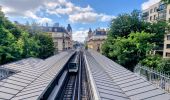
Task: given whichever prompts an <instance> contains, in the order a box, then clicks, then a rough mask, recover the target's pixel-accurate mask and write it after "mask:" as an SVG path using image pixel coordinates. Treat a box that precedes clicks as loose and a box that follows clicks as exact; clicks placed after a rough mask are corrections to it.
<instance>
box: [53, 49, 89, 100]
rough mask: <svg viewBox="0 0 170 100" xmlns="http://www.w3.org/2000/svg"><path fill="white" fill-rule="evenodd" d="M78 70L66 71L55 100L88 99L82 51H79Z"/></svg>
mask: <svg viewBox="0 0 170 100" xmlns="http://www.w3.org/2000/svg"><path fill="white" fill-rule="evenodd" d="M79 58H80V59H79V70H78V72H77V73H68V78H67V79H66V81H65V84H64V86H63V88H62V90H61V92H60V93H61V94H60V95H59V98H56V100H90V99H89V97H88V96H89V94H88V82H87V76H86V70H85V62H84V59H83V52H80V57H79Z"/></svg>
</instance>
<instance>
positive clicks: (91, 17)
mask: <svg viewBox="0 0 170 100" xmlns="http://www.w3.org/2000/svg"><path fill="white" fill-rule="evenodd" d="M97 19H98V15H97V14H96V13H93V12H84V13H77V14H73V15H69V21H70V22H72V23H76V22H79V23H92V22H96V21H97Z"/></svg>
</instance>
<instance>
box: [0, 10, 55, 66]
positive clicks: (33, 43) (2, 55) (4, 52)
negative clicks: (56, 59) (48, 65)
mask: <svg viewBox="0 0 170 100" xmlns="http://www.w3.org/2000/svg"><path fill="white" fill-rule="evenodd" d="M26 30H27V28H24V29H23V28H22V27H19V26H17V25H15V24H13V23H12V22H10V21H9V20H8V19H7V18H6V17H5V15H4V13H3V12H1V11H0V64H5V63H8V62H11V61H16V60H19V59H22V58H28V57H40V58H47V57H49V56H51V55H53V51H54V49H53V41H52V38H50V37H49V36H47V35H45V34H40V33H39V34H38V35H32V34H30V33H29V31H26Z"/></svg>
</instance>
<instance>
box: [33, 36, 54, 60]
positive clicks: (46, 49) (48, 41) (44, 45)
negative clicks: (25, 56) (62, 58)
mask: <svg viewBox="0 0 170 100" xmlns="http://www.w3.org/2000/svg"><path fill="white" fill-rule="evenodd" d="M35 38H36V40H39V45H40V47H41V48H39V55H38V57H39V58H42V59H45V58H47V57H50V56H52V55H53V54H54V43H53V40H52V37H50V36H49V35H47V34H46V33H39V34H36V35H35Z"/></svg>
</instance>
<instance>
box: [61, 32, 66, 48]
mask: <svg viewBox="0 0 170 100" xmlns="http://www.w3.org/2000/svg"><path fill="white" fill-rule="evenodd" d="M62 35H63V51H64V50H65V40H64V32H63V34H62Z"/></svg>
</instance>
